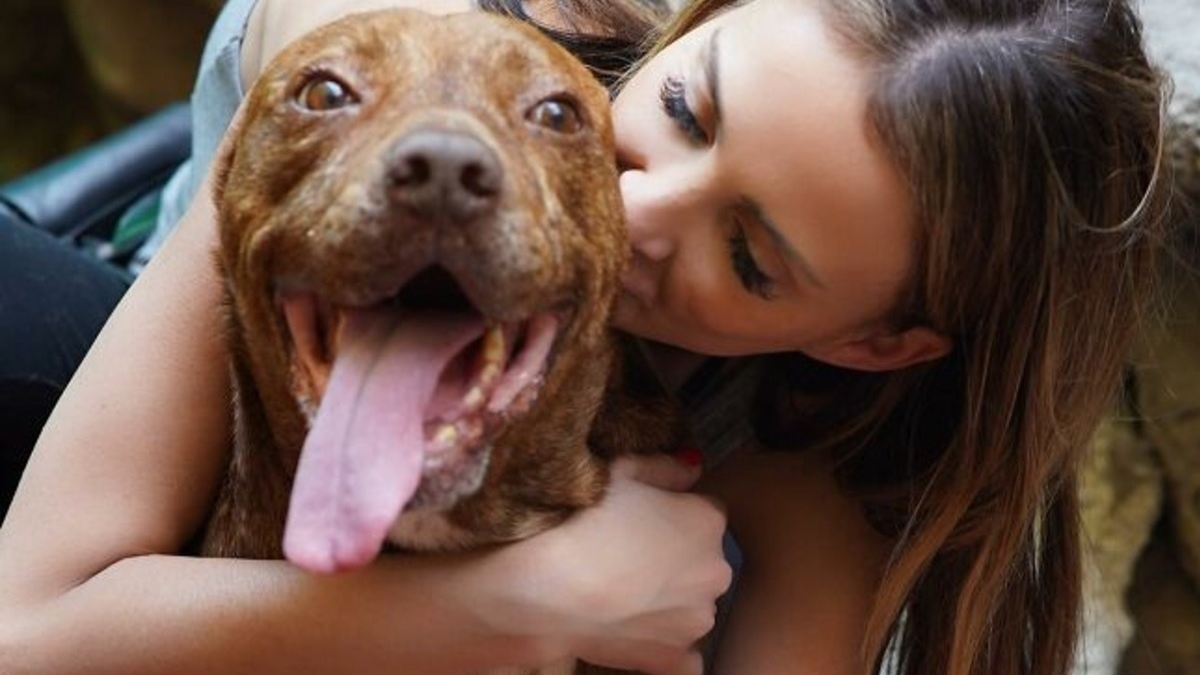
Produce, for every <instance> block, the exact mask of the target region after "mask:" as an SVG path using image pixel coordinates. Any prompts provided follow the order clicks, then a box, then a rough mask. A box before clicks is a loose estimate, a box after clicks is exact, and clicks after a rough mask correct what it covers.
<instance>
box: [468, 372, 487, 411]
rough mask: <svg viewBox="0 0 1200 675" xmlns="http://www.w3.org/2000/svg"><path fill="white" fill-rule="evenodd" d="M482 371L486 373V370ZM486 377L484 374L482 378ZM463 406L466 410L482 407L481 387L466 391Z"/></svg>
mask: <svg viewBox="0 0 1200 675" xmlns="http://www.w3.org/2000/svg"><path fill="white" fill-rule="evenodd" d="M484 370H485V371H486V370H487V369H486V368H485V369H484ZM486 375H487V373H486V372H485V373H484V376H485V377H486ZM463 404H464V405H466V406H467V407H468V408H477V407H479V406H481V405H483V387H480V386H478V385H476V386H474V387H471V391H468V392H467V395H466V396H464V397H463Z"/></svg>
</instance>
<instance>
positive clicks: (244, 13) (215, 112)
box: [130, 0, 258, 274]
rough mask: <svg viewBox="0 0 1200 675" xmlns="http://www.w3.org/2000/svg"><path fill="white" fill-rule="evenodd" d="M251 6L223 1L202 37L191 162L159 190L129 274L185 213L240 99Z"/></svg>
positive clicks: (249, 1)
mask: <svg viewBox="0 0 1200 675" xmlns="http://www.w3.org/2000/svg"><path fill="white" fill-rule="evenodd" d="M257 2H258V0H229V2H227V3H226V4H225V7H224V8H223V9H222V10H221V13H220V15H219V16H218V17H217V21H216V23H215V24H213V28H212V31H211V32H210V33H209V35H208V42H207V43H206V44H205V46H204V54H203V55H202V56H201V58H200V70H199V75H198V76H197V77H196V85H195V87H194V88H193V90H192V96H191V104H192V158H191V159H190V160H188V161H186V162H184V163H183V164H182V165H180V167H179V168H178V169H177V170H176V171H175V174H174V175H173V176H171V179H170V180H169V181H168V182H167V184H166V186H165V187H164V188H163V192H162V208H161V210H160V211H159V214H158V221H157V223H156V224H155V228H154V233H153V234H152V235H151V237H150V239H149V240H147V242H146V243H145V244H144V245H142V247H141V248H140V249H139V250H138V252H137V254H136V255H135V256H134V259H133V262H132V264H131V265H130V268H131V270H132V271H133V272H134V273H135V274H136V273H137V272H139V271H141V269H142V267H144V266H145V265H146V263H147V262H148V261H149V260H150V257H151V256H153V255H154V253H155V252H157V251H158V249H159V248H160V247H161V246H162V243H163V242H164V241H165V240H166V238H167V235H168V234H170V232H171V230H172V229H173V228H174V227H175V224H176V223H177V222H179V219H180V218H181V217H182V216H183V213H184V211H186V210H187V207H188V204H190V203H191V201H192V197H193V196H194V195H195V194H196V190H197V189H198V188H199V183H200V181H201V179H203V178H204V174H205V172H207V171H208V167H209V165H210V164H212V160H213V155H214V154H216V151H217V146H218V145H219V144H220V142H221V137H222V136H223V135H224V134H225V129H226V128H227V127H228V126H229V123H230V121H231V120H232V119H233V114H234V113H235V112H236V111H237V107H238V104H239V103H240V102H241V100H242V96H243V95H244V94H245V92H244V90H243V89H242V76H241V49H242V40H243V38H244V37H245V35H246V24H247V22H249V20H250V12H251V11H253V9H254V6H255V4H256V3H257Z"/></svg>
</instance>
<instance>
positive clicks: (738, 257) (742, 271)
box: [729, 224, 775, 300]
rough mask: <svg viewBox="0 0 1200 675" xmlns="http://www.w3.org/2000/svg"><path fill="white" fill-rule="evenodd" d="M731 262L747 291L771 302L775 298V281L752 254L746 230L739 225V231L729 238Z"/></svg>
mask: <svg viewBox="0 0 1200 675" xmlns="http://www.w3.org/2000/svg"><path fill="white" fill-rule="evenodd" d="M729 260H730V262H731V263H732V264H733V271H734V273H735V274H737V277H738V280H739V281H741V282H742V286H745V287H746V290H748V291H750V292H751V293H753V294H755V295H757V296H759V297H761V298H763V299H764V300H771V299H772V298H774V297H775V280H774V279H772V278H771V277H769V276H767V274H766V273H765V272H763V271H762V268H760V267H759V266H758V263H757V262H756V261H755V260H754V254H753V253H751V252H750V242H748V241H747V240H746V230H745V229H744V228H743V227H742V225H741V224H738V226H737V230H736V231H734V233H733V234H732V235H730V237H729Z"/></svg>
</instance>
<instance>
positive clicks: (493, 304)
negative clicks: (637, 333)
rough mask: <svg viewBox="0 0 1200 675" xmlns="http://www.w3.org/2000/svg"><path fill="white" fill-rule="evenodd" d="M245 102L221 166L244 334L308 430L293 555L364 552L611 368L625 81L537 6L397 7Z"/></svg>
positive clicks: (288, 542) (279, 63)
mask: <svg viewBox="0 0 1200 675" xmlns="http://www.w3.org/2000/svg"><path fill="white" fill-rule="evenodd" d="M245 105H246V109H245V111H244V112H243V115H242V117H241V119H240V122H239V126H238V128H237V130H236V131H235V132H234V133H235V134H236V136H235V141H234V142H233V143H231V144H230V145H229V146H228V148H229V149H228V151H227V152H226V153H225V155H224V156H223V158H222V160H221V161H222V165H221V171H220V172H219V174H218V181H217V195H218V212H219V214H220V218H221V227H222V230H221V250H220V252H219V263H220V266H221V268H222V270H223V273H224V274H225V276H226V278H227V280H228V288H229V297H230V307H231V323H232V325H233V333H234V340H235V343H236V344H235V346H234V353H235V358H240V359H241V361H242V363H241V366H242V367H243V368H244V369H245V370H246V371H247V372H248V373H249V374H250V377H251V379H252V380H253V382H254V386H255V389H256V390H257V391H256V396H257V398H258V400H260V401H261V403H262V408H263V412H264V416H265V418H266V422H267V424H268V426H269V427H270V432H271V434H272V436H273V437H274V439H275V441H276V444H277V445H278V446H279V447H280V448H281V449H283V450H284V451H285V453H287V452H289V451H290V449H293V448H295V449H298V448H300V446H301V445H303V453H302V456H301V458H300V460H299V468H298V470H297V478H296V484H295V488H294V491H293V495H292V505H291V508H290V513H289V522H288V532H287V537H286V539H285V550H286V551H287V553H288V556H289V557H290V558H292V559H293V560H297V561H298V562H301V563H302V564H305V565H306V566H308V567H310V568H313V569H342V568H346V567H353V566H356V565H358V564H362V563H364V562H366V561H367V560H369V559H370V558H371V557H372V556H373V555H374V554H375V553H376V552H377V551H378V548H379V546H380V544H381V543H382V540H383V538H384V537H385V536H386V535H387V532H388V530H389V528H391V527H392V525H393V522H394V521H395V520H396V518H397V515H398V514H399V513H400V512H401V510H402V509H404V508H405V507H406V506H407V508H408V509H409V511H410V512H412V511H419V510H422V509H424V510H426V511H428V510H443V511H444V510H446V509H448V508H450V507H451V506H454V505H456V504H458V503H459V502H461V501H462V500H463V499H464V498H466V497H468V496H470V495H472V494H473V493H474V492H476V491H477V490H478V488H479V486H480V485H483V484H486V483H488V481H489V480H494V476H493V475H492V474H495V473H497V472H499V471H501V470H502V469H503V466H504V465H505V461H501V458H497V457H495V456H494V454H495V453H493V452H491V450H490V449H491V448H492V447H493V446H494V445H495V441H496V439H497V437H498V436H500V435H502V434H504V433H509V432H510V430H511V428H512V427H513V426H514V425H519V423H520V421H521V420H522V419H524V418H526V417H529V416H530V415H531V414H533V413H535V412H536V410H535V409H536V408H537V405H536V403H535V402H536V401H537V400H538V399H539V398H541V399H546V398H550V399H558V398H561V397H566V398H571V397H575V398H578V392H577V391H575V390H576V389H584V390H587V389H591V390H597V387H598V386H602V385H600V384H598V383H599V380H597V379H596V378H595V377H593V376H586V377H591V380H588V379H586V377H585V374H586V373H589V372H592V371H595V370H596V369H597V368H600V369H603V368H605V367H606V364H603V363H599V362H594V361H597V360H599V361H603V358H602V356H601V355H602V352H603V345H604V340H605V323H606V321H607V316H608V314H607V312H608V309H609V306H610V305H611V302H612V299H613V294H614V293H615V291H616V288H617V284H618V278H619V273H620V268H621V266H622V264H623V262H624V259H625V255H626V253H627V244H626V241H625V239H624V225H623V220H622V216H621V204H620V199H619V192H618V189H617V184H616V169H615V163H614V159H613V152H612V129H611V126H610V121H609V117H608V98H607V93H606V92H605V91H604V89H603V88H602V87H601V86H600V85H599V84H598V83H597V82H596V81H595V80H594V79H593V78H592V77H591V76H590V74H589V73H588V72H587V71H586V70H585V69H584V68H583V67H582V65H581V64H579V63H578V62H577V61H576V60H575V59H574V58H572V57H571V56H570V55H569V54H567V53H566V52H565V51H564V50H563V49H561V48H560V47H558V46H557V45H555V44H553V43H552V42H550V41H549V40H547V39H546V38H544V37H543V36H541V35H540V34H538V33H537V32H536V31H534V30H532V29H530V28H528V27H526V26H524V25H522V24H520V23H518V22H515V21H512V20H509V19H504V18H501V17H496V16H489V15H485V14H482V13H472V14H463V15H455V16H450V17H433V16H430V15H426V14H423V13H419V12H412V11H404V10H389V11H383V12H374V13H368V14H360V15H355V16H352V17H349V18H347V19H344V20H342V21H340V22H337V23H335V24H331V25H329V26H327V27H325V28H322V29H320V30H318V31H316V32H314V33H312V34H310V35H308V36H305V37H304V38H301V39H300V40H299V41H298V42H296V43H295V44H293V45H291V46H290V47H289V48H287V49H286V50H284V51H283V52H282V53H280V54H279V56H278V57H276V58H275V59H274V60H273V61H272V62H271V63H270V64H269V65H268V66H267V68H266V69H265V71H264V72H263V74H262V76H261V77H260V79H259V80H258V81H257V83H256V84H255V86H254V87H253V89H252V90H251V91H250V92H249V94H248V97H247V101H246V104H245ZM581 378H585V379H581ZM240 395H241V396H242V397H243V398H245V397H246V393H245V392H242V393H241V394H240ZM590 401H598V394H597V393H595V392H593V393H591V394H588V395H587V396H586V397H585V398H584V399H582V403H580V402H576V403H575V404H572V405H575V406H576V407H578V408H581V409H580V410H579V411H578V413H576V414H577V415H586V414H590V413H589V412H588V411H587V410H586V409H587V408H589V407H590V408H591V412H594V407H595V406H594V405H592V403H590ZM555 403H556V404H557V401H555ZM564 424H566V426H570V424H569V423H564ZM575 426H580V425H575ZM580 432H582V433H586V428H585V427H582V426H580V428H579V429H571V430H566V429H564V430H563V433H570V434H574V435H578V434H579V433H580ZM532 451H533V452H539V450H538V449H537V448H534V449H532ZM284 461H285V463H286V462H291V461H295V460H294V458H288V457H285V458H284ZM574 461H576V462H577V461H578V460H574ZM508 529H510V530H511V529H520V528H519V527H516V526H510V527H508ZM514 534H515V533H514V532H493V533H491V534H490V535H489V534H487V533H484V534H483V536H482V537H480V538H481V539H483V540H486V539H488V538H504V537H509V536H514Z"/></svg>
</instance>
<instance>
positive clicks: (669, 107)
mask: <svg viewBox="0 0 1200 675" xmlns="http://www.w3.org/2000/svg"><path fill="white" fill-rule="evenodd" d="M658 98H659V100H661V101H662V106H663V112H665V113H666V114H667V117H670V118H671V119H672V120H673V121H674V122H675V124H676V126H678V127H679V129H680V131H682V132H683V133H684V135H685V136H687V137H688V138H689V139H690V140H692V141H695V142H697V143H707V142H708V133H706V132H705V131H704V127H702V126H700V122H699V121H698V120H697V119H696V115H695V113H693V112H692V109H691V107H689V106H688V103H687V97H686V96H685V95H684V89H683V80H682V79H681V78H679V77H668V78H667V79H665V80H663V83H662V88H661V89H660V90H659V92H658Z"/></svg>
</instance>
